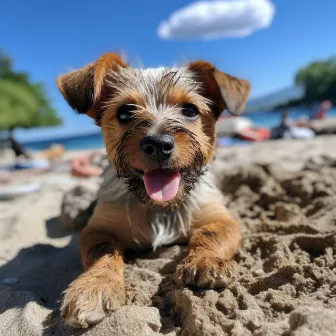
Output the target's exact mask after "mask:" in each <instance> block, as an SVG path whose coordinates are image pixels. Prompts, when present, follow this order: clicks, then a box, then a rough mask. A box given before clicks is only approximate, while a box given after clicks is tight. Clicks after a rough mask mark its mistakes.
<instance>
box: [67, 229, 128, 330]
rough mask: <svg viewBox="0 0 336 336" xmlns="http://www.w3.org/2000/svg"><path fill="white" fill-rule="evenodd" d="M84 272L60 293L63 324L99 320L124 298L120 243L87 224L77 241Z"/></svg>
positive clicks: (83, 325)
mask: <svg viewBox="0 0 336 336" xmlns="http://www.w3.org/2000/svg"><path fill="white" fill-rule="evenodd" d="M80 248H81V257H82V263H83V265H84V268H85V272H84V273H83V274H82V275H80V276H79V277H78V278H77V279H75V280H74V281H73V282H72V283H71V284H70V286H69V287H68V288H67V290H66V291H65V292H64V293H63V294H64V296H63V301H62V305H61V314H62V316H63V317H64V319H65V322H66V324H68V325H70V326H72V327H77V328H87V327H89V326H91V325H95V324H97V323H98V322H100V321H101V320H102V319H103V318H104V317H105V316H107V315H109V313H110V312H111V311H113V310H114V309H115V308H117V307H119V306H121V305H122V304H123V303H124V300H125V290H124V275H123V269H124V264H123V259H122V246H120V242H118V240H116V239H114V238H113V237H112V236H110V235H109V234H107V233H106V232H102V231H100V230H98V229H96V228H94V227H90V226H88V227H87V228H86V229H84V231H83V233H82V235H81V241H80Z"/></svg>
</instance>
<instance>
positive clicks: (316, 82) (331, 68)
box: [295, 57, 336, 104]
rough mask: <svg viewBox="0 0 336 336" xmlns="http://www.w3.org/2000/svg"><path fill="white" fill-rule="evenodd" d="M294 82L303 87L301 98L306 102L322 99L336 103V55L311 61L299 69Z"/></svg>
mask: <svg viewBox="0 0 336 336" xmlns="http://www.w3.org/2000/svg"><path fill="white" fill-rule="evenodd" d="M295 83H296V85H298V86H302V87H303V88H304V96H303V99H304V101H305V102H306V103H307V104H310V103H314V102H319V101H322V100H331V101H332V102H333V104H335V103H336V57H332V58H330V59H328V60H326V61H318V62H313V63H311V64H310V65H308V66H306V67H304V68H302V69H300V70H299V71H298V72H297V74H296V76H295Z"/></svg>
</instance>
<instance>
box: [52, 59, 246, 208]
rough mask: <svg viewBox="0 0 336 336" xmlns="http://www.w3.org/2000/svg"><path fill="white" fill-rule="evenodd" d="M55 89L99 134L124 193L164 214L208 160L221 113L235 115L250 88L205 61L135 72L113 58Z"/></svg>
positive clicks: (77, 73) (66, 77) (69, 76)
mask: <svg viewBox="0 0 336 336" xmlns="http://www.w3.org/2000/svg"><path fill="white" fill-rule="evenodd" d="M57 83H58V87H59V89H60V91H61V92H62V94H63V96H64V97H65V99H66V100H67V102H68V103H69V105H70V106H71V107H72V108H73V109H75V110H77V111H78V112H79V113H86V114H87V115H89V116H90V117H91V118H94V119H95V120H96V123H97V125H99V126H101V129H102V133H103V137H104V141H105V145H106V150H107V155H108V159H109V161H110V162H111V164H113V165H114V167H115V168H116V170H117V172H118V175H119V176H120V177H122V178H124V179H125V181H126V182H127V184H128V187H129V190H130V191H131V192H133V193H135V195H136V196H137V197H138V198H139V199H140V201H141V202H142V203H144V204H150V205H153V204H159V205H162V206H174V205H177V204H179V203H180V202H182V201H183V200H185V199H186V198H187V197H188V194H189V192H190V190H191V189H192V188H193V186H194V185H195V183H196V182H197V180H198V179H199V177H200V176H201V175H202V173H203V171H204V169H205V167H206V166H207V165H208V164H209V163H210V161H211V160H212V158H213V155H214V151H215V147H216V130H215V126H216V121H217V119H218V117H219V115H220V113H221V112H222V111H224V110H225V109H228V110H229V111H230V112H231V113H232V114H239V113H241V112H242V110H243V109H244V107H245V104H246V101H247V98H248V95H249V92H250V86H249V84H248V82H246V81H245V80H242V79H238V78H235V77H232V76H230V75H227V74H225V73H223V72H220V71H219V70H217V69H216V68H215V67H214V66H213V65H212V64H210V63H207V62H204V61H197V62H193V63H190V64H187V65H186V66H185V67H182V68H172V69H168V68H156V69H133V68H131V67H129V66H128V65H127V64H126V63H125V62H124V61H123V60H122V59H121V58H120V57H119V56H118V55H116V54H113V53H109V54H106V55H103V56H102V57H101V58H99V59H98V60H97V61H96V62H95V63H92V64H90V65H88V66H86V67H84V68H82V69H80V70H78V71H74V72H71V73H69V74H67V75H63V76H61V77H59V78H58V81H57ZM204 197H206V195H204Z"/></svg>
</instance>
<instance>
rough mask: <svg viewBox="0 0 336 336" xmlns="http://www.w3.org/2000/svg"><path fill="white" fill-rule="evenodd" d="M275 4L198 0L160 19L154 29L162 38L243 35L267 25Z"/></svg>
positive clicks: (264, 0)
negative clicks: (156, 28)
mask: <svg viewBox="0 0 336 336" xmlns="http://www.w3.org/2000/svg"><path fill="white" fill-rule="evenodd" d="M274 14H275V6H274V5H273V3H272V2H271V1H269V0H215V1H200V2H195V3H192V4H191V5H188V6H186V7H183V8H181V9H179V10H177V11H176V12H173V13H172V14H171V16H170V17H169V18H168V19H167V20H165V21H162V22H161V23H160V25H159V28H158V30H157V33H158V35H159V36H160V37H161V38H163V39H171V40H173V39H194V38H203V39H216V38H221V37H245V36H249V35H251V34H252V33H253V32H254V31H256V30H259V29H263V28H267V27H268V26H269V25H270V24H271V23H272V20H273V17H274Z"/></svg>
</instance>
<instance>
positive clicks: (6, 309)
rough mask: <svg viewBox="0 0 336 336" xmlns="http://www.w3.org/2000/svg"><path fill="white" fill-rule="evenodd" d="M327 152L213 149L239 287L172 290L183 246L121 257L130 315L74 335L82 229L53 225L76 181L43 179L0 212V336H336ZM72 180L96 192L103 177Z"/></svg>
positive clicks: (329, 148) (316, 144) (335, 219)
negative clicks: (67, 294) (71, 288)
mask: <svg viewBox="0 0 336 336" xmlns="http://www.w3.org/2000/svg"><path fill="white" fill-rule="evenodd" d="M335 147H336V137H335V136H330V137H320V138H316V139H313V140H307V141H294V140H288V141H278V142H272V143H262V144H255V145H251V146H246V147H240V148H228V149H221V150H219V151H218V153H217V160H216V161H215V165H214V167H213V169H214V171H215V172H216V175H217V177H218V185H219V187H220V188H221V189H222V190H223V192H224V194H225V195H226V200H227V205H228V207H229V209H230V210H231V211H232V213H233V214H234V216H236V217H237V218H238V219H239V220H240V223H241V225H242V229H243V233H244V240H243V244H242V247H241V249H240V250H239V252H238V253H237V255H236V257H235V262H236V263H237V275H236V278H235V279H233V281H232V283H230V284H229V285H228V287H227V288H225V289H223V290H218V291H214V290H206V291H200V290H193V289H190V288H178V287H176V286H175V285H174V283H173V281H172V273H173V272H174V270H175V267H176V264H177V262H178V261H179V260H180V259H181V258H182V257H183V255H184V253H185V247H183V246H171V247H168V248H162V249H160V250H158V251H156V252H150V253H149V252H147V253H143V254H141V255H139V254H137V255H129V256H128V261H127V266H126V271H125V278H126V289H127V304H126V306H125V307H123V308H121V309H120V310H118V311H116V312H115V313H113V314H112V315H111V316H110V317H109V318H107V319H105V320H104V321H103V322H102V323H100V324H99V325H97V326H96V327H93V328H92V329H90V330H81V331H78V330H74V329H71V328H68V327H65V326H64V325H63V322H62V320H61V319H60V318H59V311H58V307H59V301H58V300H59V299H60V294H61V292H62V291H63V290H64V289H65V288H66V286H67V285H68V284H69V282H70V281H71V280H72V279H74V278H75V277H76V276H77V275H78V274H79V273H80V272H81V270H82V268H81V265H80V261H79V257H78V249H77V242H78V235H79V230H72V231H70V230H66V229H64V228H62V226H61V225H60V222H59V218H58V217H59V215H60V208H61V203H62V199H63V195H64V192H66V191H69V190H71V189H72V188H73V187H74V186H76V185H77V184H78V183H79V181H78V180H76V179H75V180H69V179H68V180H63V182H62V183H61V182H60V180H59V181H58V182H57V179H56V178H60V177H62V174H57V175H55V174H49V175H47V176H45V177H44V179H49V181H52V180H53V181H55V183H54V184H52V183H49V184H48V185H46V187H44V189H43V190H42V191H40V192H38V193H35V194H33V195H30V196H27V197H24V198H21V199H17V200H15V201H8V202H1V203H0V335H1V336H2V335H6V336H14V335H15V336H20V335H24V336H30V335H32V336H33V335H34V336H35V335H45V336H51V335H64V336H68V335H93V336H96V335H97V336H98V335H117V336H118V335H169V336H173V335H183V336H187V335H196V336H197V335H232V336H233V335H237V336H238V335H241V336H243V335H244V336H248V335H256V336H266V335H278V336H280V335H281V336H312V335H322V336H327V335H328V336H329V335H330V336H331V335H336V322H335V321H336V272H335V270H336V262H335V253H336V236H335V233H336V207H335V202H336V151H335V150H334V148H335ZM63 177H64V176H63ZM80 183H81V184H82V185H83V186H84V187H85V188H90V190H93V192H94V190H95V188H97V185H98V183H99V179H91V180H86V181H82V182H80Z"/></svg>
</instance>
